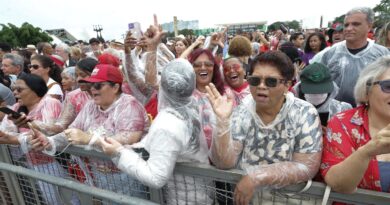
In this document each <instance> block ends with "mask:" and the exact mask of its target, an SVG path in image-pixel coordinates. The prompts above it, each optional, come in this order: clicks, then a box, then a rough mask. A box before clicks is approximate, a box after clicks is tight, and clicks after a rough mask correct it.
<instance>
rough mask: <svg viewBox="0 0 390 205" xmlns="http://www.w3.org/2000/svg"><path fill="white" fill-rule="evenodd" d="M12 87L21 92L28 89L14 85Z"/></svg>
mask: <svg viewBox="0 0 390 205" xmlns="http://www.w3.org/2000/svg"><path fill="white" fill-rule="evenodd" d="M12 89H13V90H14V91H17V92H18V93H21V92H22V91H23V90H26V89H27V88H22V87H13V88H12Z"/></svg>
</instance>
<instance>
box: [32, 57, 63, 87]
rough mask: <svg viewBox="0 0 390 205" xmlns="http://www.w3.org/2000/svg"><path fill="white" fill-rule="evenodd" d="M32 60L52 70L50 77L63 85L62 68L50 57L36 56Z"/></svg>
mask: <svg viewBox="0 0 390 205" xmlns="http://www.w3.org/2000/svg"><path fill="white" fill-rule="evenodd" d="M31 60H36V61H39V62H40V63H41V64H42V67H44V68H50V71H49V77H50V78H52V79H53V80H54V81H56V82H57V83H60V84H61V81H62V77H61V72H62V71H61V68H60V67H58V65H57V64H56V63H54V61H53V60H52V59H51V58H50V57H49V56H45V55H35V56H33V57H32V58H31Z"/></svg>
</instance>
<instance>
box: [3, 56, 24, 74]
mask: <svg viewBox="0 0 390 205" xmlns="http://www.w3.org/2000/svg"><path fill="white" fill-rule="evenodd" d="M4 59H10V60H11V61H12V65H13V66H19V67H20V70H21V71H22V70H23V67H24V59H23V57H22V56H20V55H18V54H14V53H7V54H4V56H3V60H4Z"/></svg>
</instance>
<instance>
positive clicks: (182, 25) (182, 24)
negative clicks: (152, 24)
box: [161, 20, 199, 32]
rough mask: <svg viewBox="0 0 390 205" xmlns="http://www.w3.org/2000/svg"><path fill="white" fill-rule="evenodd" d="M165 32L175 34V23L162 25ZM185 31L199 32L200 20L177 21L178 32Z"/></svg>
mask: <svg viewBox="0 0 390 205" xmlns="http://www.w3.org/2000/svg"><path fill="white" fill-rule="evenodd" d="M161 26H162V28H163V30H164V31H168V32H174V22H173V21H172V22H169V23H164V24H161ZM183 29H191V30H197V29H199V20H191V21H183V20H178V21H177V30H183Z"/></svg>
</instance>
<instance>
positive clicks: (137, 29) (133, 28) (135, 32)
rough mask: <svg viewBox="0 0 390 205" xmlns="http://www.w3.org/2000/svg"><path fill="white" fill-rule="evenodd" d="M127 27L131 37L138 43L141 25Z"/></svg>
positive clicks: (131, 24)
mask: <svg viewBox="0 0 390 205" xmlns="http://www.w3.org/2000/svg"><path fill="white" fill-rule="evenodd" d="M128 27H129V31H130V32H131V35H132V36H133V37H134V38H136V39H137V40H138V41H139V40H140V39H141V37H142V31H141V24H140V23H139V22H134V23H129V25H128Z"/></svg>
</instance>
